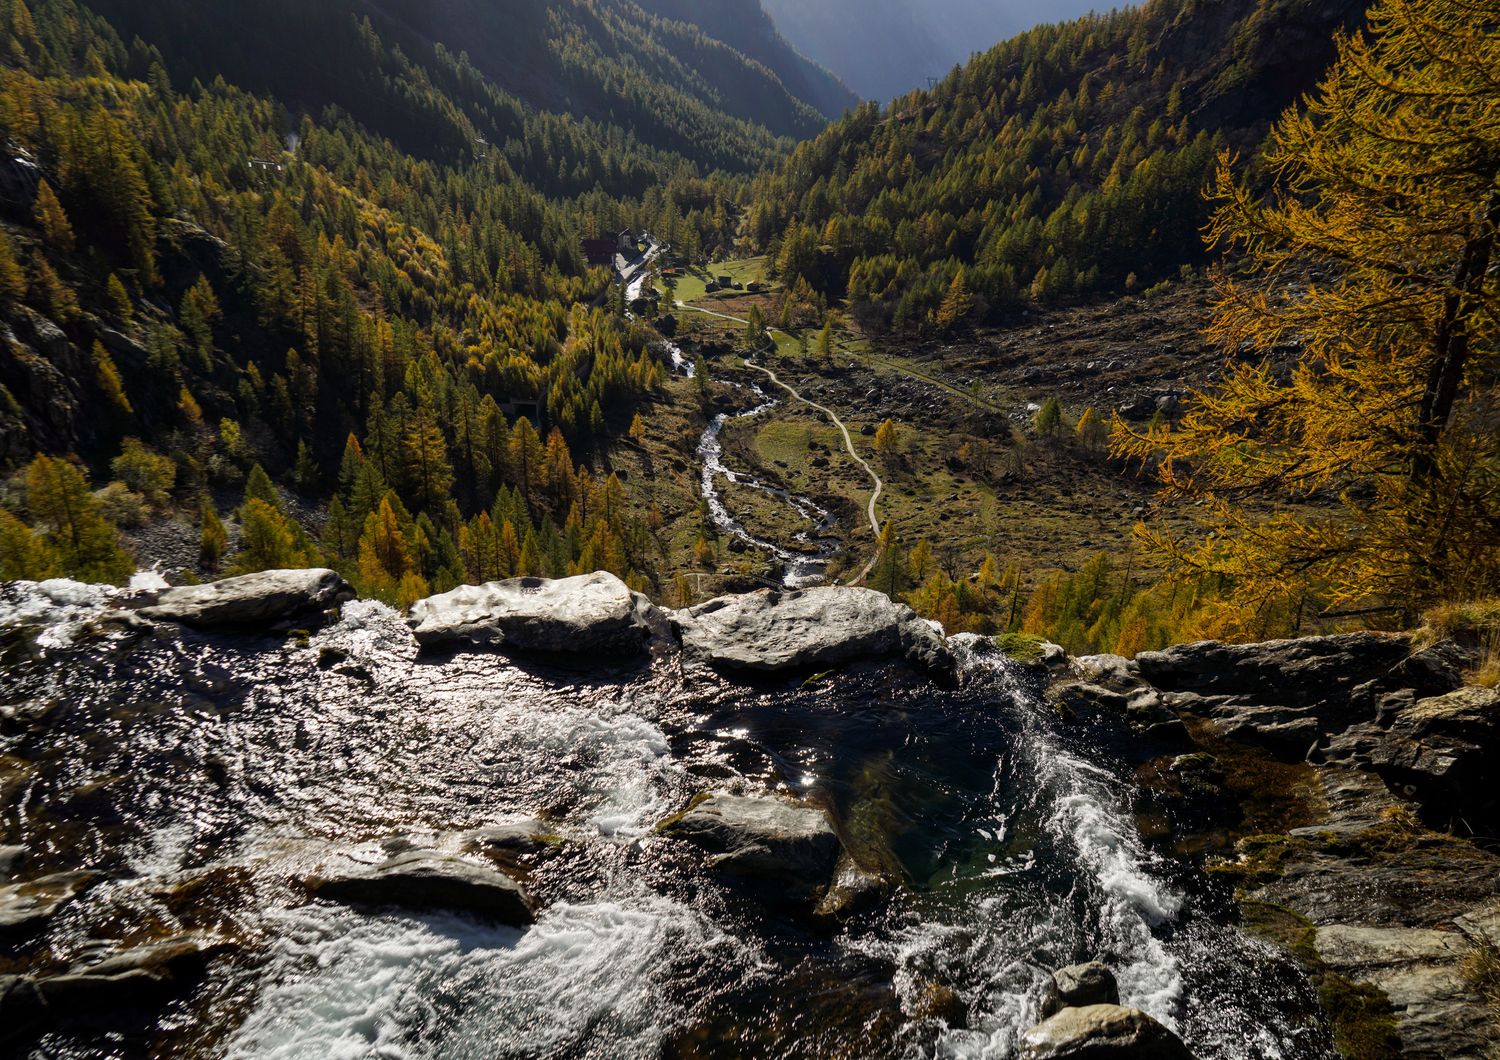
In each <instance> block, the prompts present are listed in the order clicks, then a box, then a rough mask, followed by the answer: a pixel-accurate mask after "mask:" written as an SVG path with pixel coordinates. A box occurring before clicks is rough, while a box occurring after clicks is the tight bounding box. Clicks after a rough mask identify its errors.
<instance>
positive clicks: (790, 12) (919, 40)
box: [763, 0, 957, 101]
mask: <svg viewBox="0 0 1500 1060" xmlns="http://www.w3.org/2000/svg"><path fill="white" fill-rule="evenodd" d="M763 3H764V4H765V8H766V11H767V13H769V14H770V16H771V18H772V19H773V20H774V21H775V23H776V26H777V28H778V29H780V30H781V32H782V34H783V35H785V36H786V38H787V39H788V40H789V41H791V42H792V44H793V46H794V47H796V48H797V49H798V50H799V51H801V52H802V53H803V54H804V55H807V56H809V57H810V58H812V59H814V60H816V61H818V62H820V63H822V64H823V65H824V66H827V67H828V68H829V69H830V70H832V71H833V72H834V73H836V74H837V75H838V76H839V77H840V78H842V79H843V81H844V83H845V84H847V85H848V86H849V87H850V88H852V89H854V91H856V92H858V93H859V94H860V96H862V97H863V98H865V99H876V100H881V101H885V100H889V99H894V98H895V97H896V96H899V95H901V94H903V93H905V92H910V91H911V90H912V89H913V88H916V87H917V86H918V85H925V84H926V80H925V79H926V78H928V77H941V76H943V75H944V74H946V73H947V72H948V71H949V70H950V69H951V68H952V66H953V63H954V61H955V59H956V58H957V57H956V56H954V55H953V54H952V53H951V52H950V50H949V49H948V48H946V47H945V46H944V45H943V43H942V42H941V41H940V40H939V39H938V36H937V34H936V33H934V32H933V31H932V29H931V26H930V24H929V22H928V20H927V19H926V18H925V17H923V15H922V14H921V12H920V10H919V9H917V8H916V6H915V5H913V4H912V3H911V2H910V0H823V2H821V3H811V2H809V0H763Z"/></svg>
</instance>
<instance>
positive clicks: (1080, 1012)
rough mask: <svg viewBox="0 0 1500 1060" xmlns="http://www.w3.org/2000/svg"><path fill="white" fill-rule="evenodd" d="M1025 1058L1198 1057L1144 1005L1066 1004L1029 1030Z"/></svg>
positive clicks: (1124, 1059) (1152, 1059)
mask: <svg viewBox="0 0 1500 1060" xmlns="http://www.w3.org/2000/svg"><path fill="white" fill-rule="evenodd" d="M1024 1042H1025V1045H1024V1046H1023V1048H1022V1050H1021V1055H1022V1056H1023V1057H1025V1058H1026V1060H1193V1054H1192V1053H1190V1052H1188V1049H1187V1046H1185V1045H1183V1044H1182V1040H1181V1039H1180V1038H1178V1037H1177V1035H1175V1034H1173V1033H1172V1032H1171V1031H1169V1030H1168V1029H1167V1028H1166V1027H1164V1026H1162V1025H1161V1024H1160V1023H1158V1022H1157V1021H1156V1020H1154V1019H1152V1018H1151V1017H1150V1016H1148V1015H1146V1013H1144V1012H1141V1011H1140V1010H1139V1009H1133V1008H1121V1007H1120V1006H1119V1005H1088V1006H1085V1007H1083V1008H1065V1009H1063V1010H1062V1011H1061V1012H1059V1013H1057V1015H1055V1016H1052V1017H1050V1018H1049V1019H1047V1020H1046V1021H1044V1022H1042V1023H1040V1024H1038V1025H1037V1026H1035V1027H1033V1028H1031V1030H1029V1031H1027V1032H1026V1034H1025V1037H1024Z"/></svg>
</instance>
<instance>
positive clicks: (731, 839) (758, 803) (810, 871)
mask: <svg viewBox="0 0 1500 1060" xmlns="http://www.w3.org/2000/svg"><path fill="white" fill-rule="evenodd" d="M660 830H661V831H662V832H663V833H664V834H666V835H670V836H674V837H676V838H679V839H685V840H688V841H689V842H691V843H693V844H695V845H696V846H698V847H701V848H702V849H704V850H706V851H708V852H709V854H710V857H709V859H708V862H709V864H710V865H711V866H712V867H713V868H715V869H718V870H719V871H721V872H724V873H726V874H728V875H732V876H737V877H740V878H742V879H746V880H749V881H752V882H761V883H770V884H774V885H775V886H776V888H777V889H778V890H780V891H781V892H783V893H784V895H785V896H786V897H789V898H793V899H796V900H803V899H806V898H809V897H812V896H814V895H815V893H817V892H821V891H822V890H823V889H824V888H826V887H827V886H828V885H829V883H830V882H831V881H832V879H833V874H834V869H835V868H836V867H837V865H838V860H839V853H840V850H841V846H840V844H839V840H838V836H837V835H835V834H834V831H833V828H832V826H831V825H830V824H829V823H828V817H827V815H826V814H824V812H823V811H822V810H820V809H818V808H817V807H815V806H806V805H801V804H798V803H793V802H786V801H784V800H782V799H778V798H774V797H771V796H759V797H745V796H740V795H714V796H712V797H710V798H708V799H705V800H703V801H702V802H700V803H698V804H697V805H695V806H693V807H691V808H690V809H689V810H687V811H686V812H685V813H682V814H679V815H678V816H676V817H670V818H668V819H667V820H666V821H664V822H663V823H662V824H661V826H660Z"/></svg>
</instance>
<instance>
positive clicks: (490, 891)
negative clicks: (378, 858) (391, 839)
mask: <svg viewBox="0 0 1500 1060" xmlns="http://www.w3.org/2000/svg"><path fill="white" fill-rule="evenodd" d="M307 888H308V890H309V891H310V892H311V893H312V894H313V895H314V896H315V897H318V898H327V899H329V900H331V901H335V902H343V903H345V904H349V905H389V906H398V907H400V908H403V909H418V910H430V909H446V910H452V911H454V912H459V913H467V914H470V915H472V916H475V917H479V918H482V919H485V920H493V921H495V922H497V923H500V924H507V925H510V926H512V927H524V926H526V925H528V924H530V923H531V922H532V921H533V919H534V913H533V906H532V901H531V897H530V896H529V895H528V894H527V893H526V891H525V889H524V888H522V886H521V885H520V884H519V883H517V882H516V881H515V880H513V879H511V878H510V877H509V876H506V875H504V874H502V873H499V872H496V871H495V870H494V869H491V868H486V867H485V866H483V865H476V864H475V863H474V862H472V861H466V860H464V859H463V858H458V857H454V856H452V855H450V854H441V853H436V852H434V851H429V850H408V851H405V852H403V853H399V854H397V855H395V856H394V857H392V858H390V859H389V860H387V861H384V862H382V863H381V864H379V865H375V866H372V867H360V868H356V869H353V870H351V871H348V872H340V873H334V874H331V875H322V876H314V877H312V878H311V879H309V880H308V881H307Z"/></svg>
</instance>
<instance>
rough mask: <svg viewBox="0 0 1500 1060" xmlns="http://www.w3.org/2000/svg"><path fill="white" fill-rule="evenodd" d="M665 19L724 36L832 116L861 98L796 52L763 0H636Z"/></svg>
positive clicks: (730, 44)
mask: <svg viewBox="0 0 1500 1060" xmlns="http://www.w3.org/2000/svg"><path fill="white" fill-rule="evenodd" d="M636 2H637V3H639V4H640V6H641V7H643V8H645V9H646V10H647V11H649V12H651V13H652V14H655V15H660V16H661V17H662V18H670V19H676V20H677V21H680V22H690V23H692V24H693V25H695V26H697V27H698V28H699V29H701V30H703V32H704V33H706V34H707V35H708V36H710V37H713V38H715V39H716V40H721V41H723V42H724V43H725V44H728V45H729V46H730V47H732V48H735V49H737V50H738V51H740V52H743V53H744V54H745V55H746V56H748V57H749V58H751V59H754V60H755V61H756V62H759V63H762V64H764V65H765V66H767V67H769V68H770V69H771V71H772V72H773V73H775V74H776V76H777V77H779V78H780V79H781V83H782V84H783V85H785V86H786V87H787V91H789V92H791V94H792V95H794V96H796V97H797V98H798V99H801V100H805V101H806V102H808V103H810V104H812V105H813V106H814V107H816V108H817V109H818V110H819V111H820V112H821V113H822V114H823V115H825V116H826V117H828V118H830V119H832V118H838V117H840V116H841V115H842V114H843V113H844V111H846V110H850V109H852V108H853V107H855V106H856V105H857V104H858V103H859V96H857V95H855V93H854V92H853V91H851V90H850V89H849V87H848V86H847V85H845V84H844V83H843V82H842V81H840V80H839V79H838V77H837V76H835V75H834V74H833V73H832V72H830V71H829V70H827V69H825V68H824V67H823V66H820V65H819V64H817V63H816V62H813V61H811V60H810V59H807V58H804V57H803V56H802V55H800V54H798V52H797V50H796V49H795V48H793V47H792V45H791V44H790V43H788V41H787V39H786V38H785V37H784V36H782V34H781V32H780V31H779V30H777V28H776V26H775V24H774V23H773V22H772V21H771V18H770V16H769V15H767V14H766V12H765V10H764V9H763V8H762V7H761V6H760V0H636Z"/></svg>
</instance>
